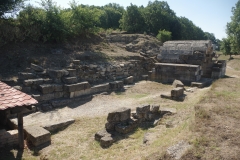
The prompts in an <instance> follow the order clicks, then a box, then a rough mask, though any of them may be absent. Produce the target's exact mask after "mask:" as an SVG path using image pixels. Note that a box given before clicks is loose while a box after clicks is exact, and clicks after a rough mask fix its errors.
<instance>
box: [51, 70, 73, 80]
mask: <svg viewBox="0 0 240 160" xmlns="http://www.w3.org/2000/svg"><path fill="white" fill-rule="evenodd" d="M47 73H48V75H49V76H50V77H51V78H53V79H59V78H61V77H62V76H67V75H68V74H69V73H68V71H67V70H47Z"/></svg>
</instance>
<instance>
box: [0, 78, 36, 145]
mask: <svg viewBox="0 0 240 160" xmlns="http://www.w3.org/2000/svg"><path fill="white" fill-rule="evenodd" d="M37 103H38V102H37V101H36V100H35V99H33V98H32V97H31V96H29V95H27V94H25V93H23V92H21V91H19V90H17V89H15V88H13V87H11V86H8V85H7V84H5V83H3V82H1V81H0V112H1V115H0V121H1V120H2V121H4V119H6V118H7V117H6V111H7V110H10V111H11V112H13V113H17V119H18V142H19V147H20V148H24V135H23V114H22V109H23V108H24V107H27V108H29V107H31V106H32V105H34V104H37Z"/></svg>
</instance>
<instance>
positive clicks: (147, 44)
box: [0, 33, 161, 81]
mask: <svg viewBox="0 0 240 160" xmlns="http://www.w3.org/2000/svg"><path fill="white" fill-rule="evenodd" d="M160 45H161V43H160V42H159V41H158V40H157V39H156V38H154V37H152V36H148V35H143V34H121V33H112V34H110V35H105V34H102V35H101V36H93V37H90V38H78V39H72V40H71V41H66V42H63V43H46V44H44V43H33V42H22V43H13V44H8V45H5V46H4V47H2V48H1V50H0V55H1V59H0V68H1V70H0V79H2V80H4V81H5V80H11V79H14V80H16V76H17V73H18V72H23V71H24V70H25V69H26V68H28V67H29V66H30V64H31V63H35V64H38V65H40V66H42V67H44V68H51V69H60V68H66V67H67V66H68V65H70V63H71V62H72V60H73V59H78V60H81V61H84V62H85V63H90V62H107V61H115V60H117V61H126V60H129V59H139V58H141V57H142V56H141V55H140V53H143V54H147V55H149V56H153V57H154V56H156V54H157V52H158V49H159V46H160Z"/></svg>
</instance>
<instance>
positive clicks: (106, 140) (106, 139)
mask: <svg viewBox="0 0 240 160" xmlns="http://www.w3.org/2000/svg"><path fill="white" fill-rule="evenodd" d="M113 142H114V140H113V138H112V137H110V136H105V137H102V138H101V139H100V145H101V146H102V147H103V148H107V147H110V146H111V145H112V144H113Z"/></svg>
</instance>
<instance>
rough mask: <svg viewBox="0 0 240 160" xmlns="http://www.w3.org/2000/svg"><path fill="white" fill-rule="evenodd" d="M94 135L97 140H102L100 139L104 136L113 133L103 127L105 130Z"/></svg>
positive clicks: (109, 135)
mask: <svg viewBox="0 0 240 160" xmlns="http://www.w3.org/2000/svg"><path fill="white" fill-rule="evenodd" d="M94 137H95V140H96V141H100V139H101V138H102V137H111V134H110V133H109V132H107V131H106V129H103V130H101V131H98V132H97V133H96V134H95V135H94Z"/></svg>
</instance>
